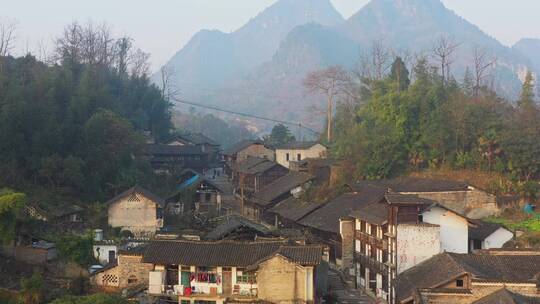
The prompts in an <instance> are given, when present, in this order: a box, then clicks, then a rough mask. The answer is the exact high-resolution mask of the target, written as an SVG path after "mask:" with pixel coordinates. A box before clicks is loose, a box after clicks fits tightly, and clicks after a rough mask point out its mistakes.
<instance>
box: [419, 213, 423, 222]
mask: <svg viewBox="0 0 540 304" xmlns="http://www.w3.org/2000/svg"><path fill="white" fill-rule="evenodd" d="M418 222H419V223H423V222H424V215H423V214H418Z"/></svg>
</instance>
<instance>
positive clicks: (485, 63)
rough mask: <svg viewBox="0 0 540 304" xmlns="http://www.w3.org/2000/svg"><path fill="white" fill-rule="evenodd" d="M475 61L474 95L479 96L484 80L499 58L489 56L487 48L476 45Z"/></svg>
mask: <svg viewBox="0 0 540 304" xmlns="http://www.w3.org/2000/svg"><path fill="white" fill-rule="evenodd" d="M473 61H474V88H473V91H474V96H475V97H477V96H478V93H479V91H480V88H481V87H482V84H483V80H484V78H485V77H487V76H488V75H489V74H488V72H489V70H490V69H491V68H492V67H493V66H494V65H495V63H496V62H497V58H495V57H489V55H488V53H487V51H486V49H485V48H479V47H475V48H474V51H473Z"/></svg>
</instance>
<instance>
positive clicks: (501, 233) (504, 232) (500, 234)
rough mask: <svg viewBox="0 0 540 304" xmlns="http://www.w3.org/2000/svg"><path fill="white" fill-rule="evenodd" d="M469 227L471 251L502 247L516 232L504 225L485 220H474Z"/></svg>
mask: <svg viewBox="0 0 540 304" xmlns="http://www.w3.org/2000/svg"><path fill="white" fill-rule="evenodd" d="M474 224H475V225H474V226H473V227H471V228H470V229H469V251H473V250H478V249H493V248H502V247H503V245H504V244H505V243H506V242H508V241H510V240H512V239H513V238H514V233H513V232H512V231H510V230H508V229H506V228H504V227H503V226H502V225H499V224H495V223H488V222H484V221H474Z"/></svg>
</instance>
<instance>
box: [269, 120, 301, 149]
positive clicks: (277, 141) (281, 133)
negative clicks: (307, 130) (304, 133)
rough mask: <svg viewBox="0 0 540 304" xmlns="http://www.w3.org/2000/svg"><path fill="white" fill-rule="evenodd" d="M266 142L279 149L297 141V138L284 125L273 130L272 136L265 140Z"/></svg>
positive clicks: (276, 126)
mask: <svg viewBox="0 0 540 304" xmlns="http://www.w3.org/2000/svg"><path fill="white" fill-rule="evenodd" d="M263 140H264V142H265V143H266V144H267V145H269V146H271V147H278V146H281V145H283V144H286V143H289V142H292V141H295V140H296V138H295V137H294V135H292V134H291V130H289V128H287V126H285V125H283V124H277V125H275V126H274V127H273V128H272V132H270V135H268V136H265V137H264V138H263Z"/></svg>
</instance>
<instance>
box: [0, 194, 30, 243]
mask: <svg viewBox="0 0 540 304" xmlns="http://www.w3.org/2000/svg"><path fill="white" fill-rule="evenodd" d="M25 199H26V196H25V195H24V194H23V193H18V192H15V191H13V190H10V189H0V244H1V243H9V242H10V241H12V240H13V239H14V237H15V232H16V231H15V230H16V225H17V214H18V212H19V210H20V209H21V208H22V207H23V204H24V202H25Z"/></svg>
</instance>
